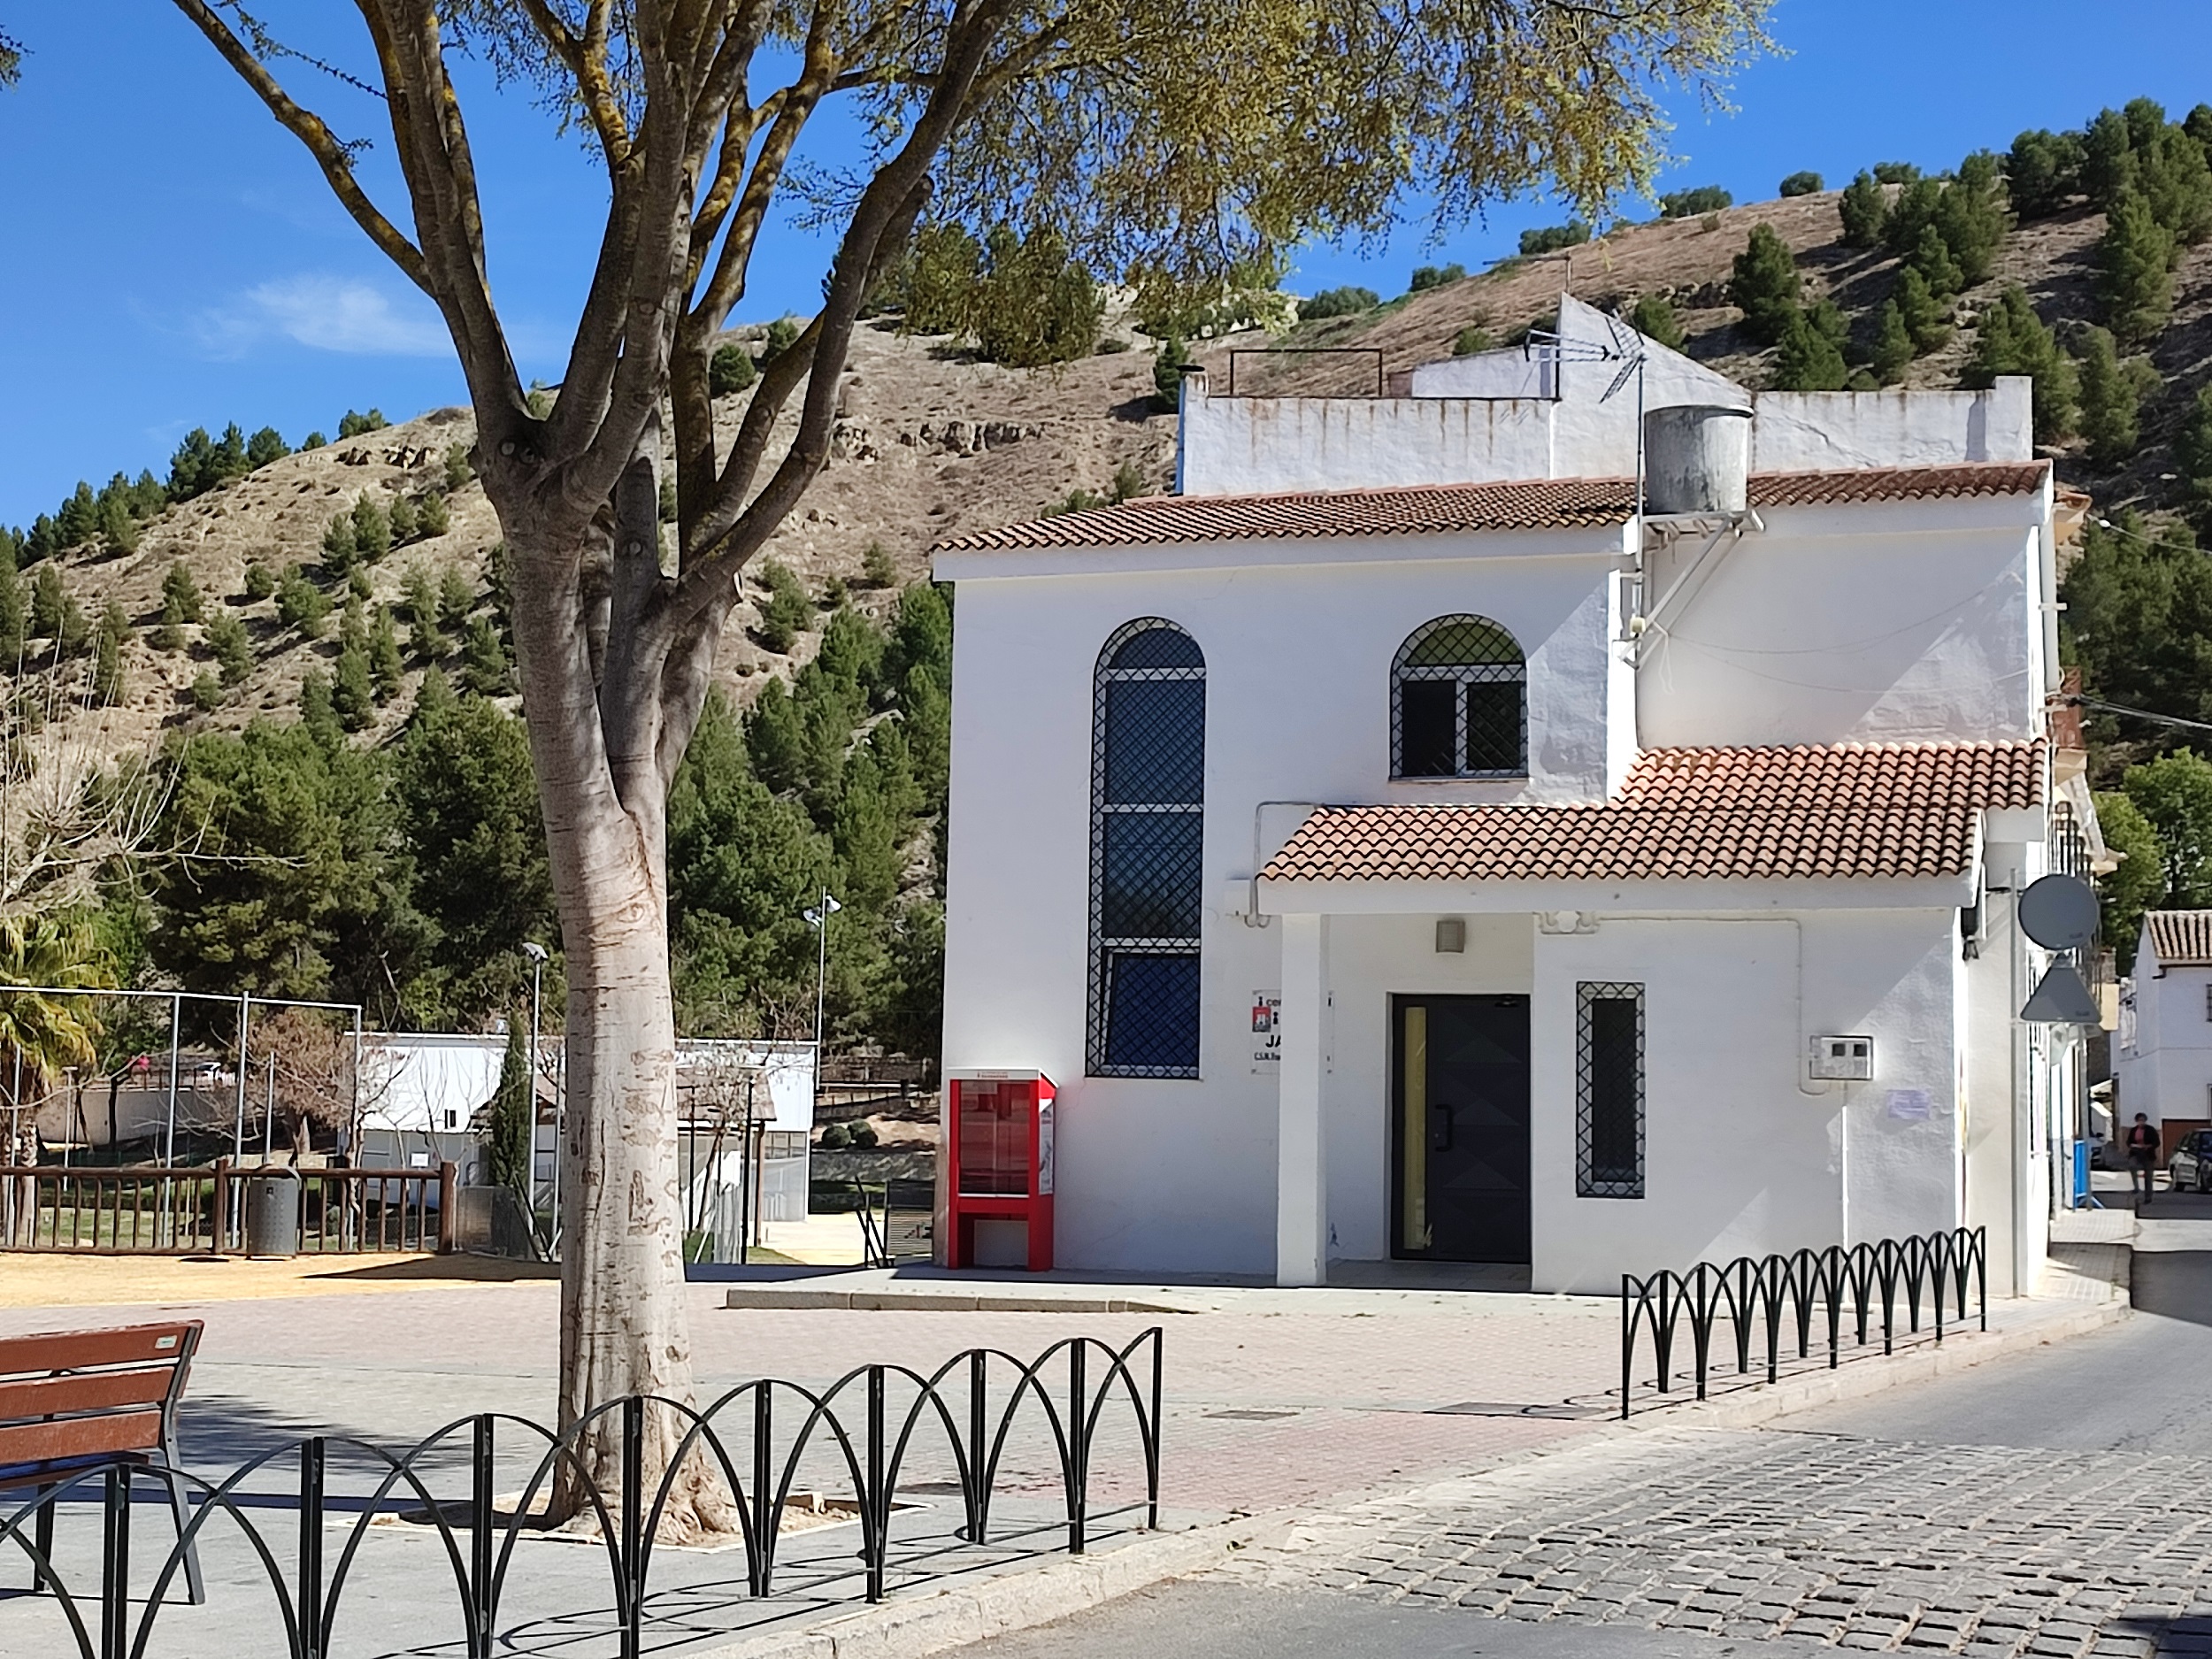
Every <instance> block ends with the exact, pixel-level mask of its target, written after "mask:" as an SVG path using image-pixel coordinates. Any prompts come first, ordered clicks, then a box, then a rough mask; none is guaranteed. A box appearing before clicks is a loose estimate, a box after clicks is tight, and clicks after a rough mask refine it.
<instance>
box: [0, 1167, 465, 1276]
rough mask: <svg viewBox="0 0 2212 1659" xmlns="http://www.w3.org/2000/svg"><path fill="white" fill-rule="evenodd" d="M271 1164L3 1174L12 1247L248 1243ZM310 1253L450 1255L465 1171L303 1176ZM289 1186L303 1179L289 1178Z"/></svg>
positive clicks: (123, 1250) (3, 1221)
mask: <svg viewBox="0 0 2212 1659" xmlns="http://www.w3.org/2000/svg"><path fill="white" fill-rule="evenodd" d="M258 1173H260V1170H259V1166H248V1167H243V1168H233V1167H232V1166H231V1165H230V1164H229V1163H228V1161H227V1160H225V1161H222V1162H219V1163H217V1164H215V1165H214V1166H213V1167H211V1168H204V1169H164V1168H161V1167H160V1166H158V1165H154V1164H139V1165H134V1166H127V1167H121V1168H96V1167H83V1166H76V1167H65V1166H62V1165H58V1164H38V1165H35V1166H21V1165H18V1166H14V1167H0V1250H14V1251H42V1252H64V1253H67V1252H82V1253H84V1254H86V1255H98V1256H200V1255H216V1254H220V1253H222V1252H225V1251H239V1250H242V1249H244V1248H246V1243H247V1240H246V1237H245V1196H246V1194H245V1183H246V1182H247V1181H249V1180H250V1179H253V1178H254V1177H255V1176H256V1175H257V1174H258ZM297 1174H298V1176H299V1179H298V1181H297V1183H296V1185H297V1187H298V1189H299V1217H298V1220H299V1248H300V1249H301V1251H302V1252H303V1253H320V1252H331V1253H336V1252H341V1251H344V1252H368V1253H373V1254H382V1255H396V1254H412V1253H417V1252H430V1251H440V1252H442V1251H447V1250H450V1249H451V1248H453V1244H452V1236H451V1229H452V1225H453V1223H452V1217H453V1214H454V1208H455V1205H456V1203H457V1199H458V1194H459V1190H460V1187H459V1172H458V1171H457V1170H456V1168H455V1166H454V1165H452V1164H440V1165H439V1166H438V1167H437V1168H435V1169H414V1170H353V1169H303V1170H300V1171H297ZM277 1179H282V1180H284V1181H286V1183H287V1184H288V1185H291V1184H293V1183H292V1182H291V1179H290V1175H289V1174H286V1175H284V1176H280V1177H278V1178H277Z"/></svg>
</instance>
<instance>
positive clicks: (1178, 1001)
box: [1087, 617, 1206, 1077]
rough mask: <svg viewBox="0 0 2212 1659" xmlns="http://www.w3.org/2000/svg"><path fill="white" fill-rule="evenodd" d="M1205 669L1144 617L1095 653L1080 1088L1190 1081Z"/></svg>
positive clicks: (1194, 1044)
mask: <svg viewBox="0 0 2212 1659" xmlns="http://www.w3.org/2000/svg"><path fill="white" fill-rule="evenodd" d="M1205 814H1206V659H1205V657H1204V656H1203V655H1202V654H1201V652H1200V651H1199V649H1198V645H1197V642H1196V641H1194V640H1193V639H1192V638H1191V637H1190V635H1189V634H1186V633H1184V632H1183V630H1182V629H1180V628H1179V627H1177V626H1175V625H1174V624H1173V623H1171V622H1164V621H1162V620H1161V619H1160V618H1156V617H1148V618H1144V619H1142V620H1141V621H1137V622H1132V623H1128V624H1126V625H1125V626H1123V627H1121V628H1119V629H1117V630H1116V631H1115V634H1114V636H1113V638H1111V639H1110V640H1109V641H1106V649H1104V650H1103V651H1102V652H1100V653H1099V658H1098V678H1097V686H1096V695H1095V698H1094V704H1093V710H1092V721H1091V952H1090V957H1091V966H1090V1033H1089V1041H1088V1045H1087V1046H1088V1049H1089V1054H1088V1070H1089V1072H1090V1074H1091V1075H1092V1076H1093V1077H1196V1076H1197V1075H1198V1015H1199V998H1198V933H1199V925H1200V922H1201V920H1202V914H1203V910H1204V903H1203V899H1202V895H1203V893H1204V891H1205V874H1204V865H1203V863H1202V842H1203V838H1204V831H1205Z"/></svg>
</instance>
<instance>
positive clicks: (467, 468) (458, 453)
mask: <svg viewBox="0 0 2212 1659" xmlns="http://www.w3.org/2000/svg"><path fill="white" fill-rule="evenodd" d="M475 476H476V465H475V463H473V462H472V461H471V460H470V459H469V447H468V445H467V444H465V443H450V444H448V445H447V446H446V451H445V487H446V488H448V489H449V490H451V489H458V488H461V486H462V485H464V484H465V483H467V482H468V481H469V480H471V479H472V478H474V477H475Z"/></svg>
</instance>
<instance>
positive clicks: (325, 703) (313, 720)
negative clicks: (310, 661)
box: [300, 668, 346, 754]
mask: <svg viewBox="0 0 2212 1659" xmlns="http://www.w3.org/2000/svg"><path fill="white" fill-rule="evenodd" d="M300 724H301V725H302V726H304V727H305V728H306V729H307V734H308V736H310V737H311V738H313V739H314V740H315V746H316V747H317V748H318V749H322V750H323V751H324V752H325V753H326V754H327V753H330V752H333V751H334V750H337V749H342V748H344V747H345V742H346V728H345V727H344V726H343V725H342V724H341V723H340V721H339V719H338V710H337V707H336V705H335V704H334V703H333V702H332V701H331V695H330V676H329V675H327V674H326V673H324V672H323V671H322V670H321V669H319V668H311V669H309V670H308V671H307V676H306V678H305V679H303V680H301V681H300Z"/></svg>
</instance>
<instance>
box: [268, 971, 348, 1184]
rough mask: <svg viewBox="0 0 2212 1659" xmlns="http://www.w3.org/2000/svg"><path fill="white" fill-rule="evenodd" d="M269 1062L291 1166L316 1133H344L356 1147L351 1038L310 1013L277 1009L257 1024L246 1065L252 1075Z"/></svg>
mask: <svg viewBox="0 0 2212 1659" xmlns="http://www.w3.org/2000/svg"><path fill="white" fill-rule="evenodd" d="M272 1063H273V1075H274V1083H273V1091H272V1092H273V1095H274V1097H275V1101H276V1112H277V1117H278V1119H279V1120H280V1122H281V1123H282V1124H283V1125H284V1133H285V1138H286V1139H287V1140H288V1141H291V1143H292V1162H293V1163H294V1164H298V1163H300V1162H301V1161H302V1160H303V1159H304V1158H305V1157H306V1156H307V1155H308V1153H309V1152H310V1151H311V1150H312V1149H313V1146H314V1132H315V1131H316V1130H318V1129H320V1130H323V1131H324V1132H325V1133H330V1134H336V1133H340V1132H341V1131H343V1132H345V1133H349V1134H352V1135H354V1136H355V1138H356V1139H355V1144H356V1145H358V1130H359V1125H358V1124H357V1122H356V1121H355V1118H356V1114H355V1110H354V1100H353V1039H352V1037H351V1035H350V1033H347V1032H343V1031H341V1030H339V1029H338V1027H337V1025H335V1024H334V1022H333V1021H331V1020H330V1019H329V1018H327V1017H326V1016H324V1015H322V1014H320V1013H318V1012H316V1011H315V1010H311V1009H305V1008H284V1009H279V1010H277V1011H276V1012H275V1013H273V1014H268V1015H265V1016H263V1017H262V1018H261V1019H260V1020H259V1021H258V1022H257V1023H256V1025H255V1026H254V1028H253V1034H252V1041H251V1042H250V1045H249V1057H248V1059H247V1060H246V1062H245V1064H247V1065H248V1067H249V1070H251V1069H252V1068H253V1067H254V1066H255V1064H260V1065H270V1064H272Z"/></svg>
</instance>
